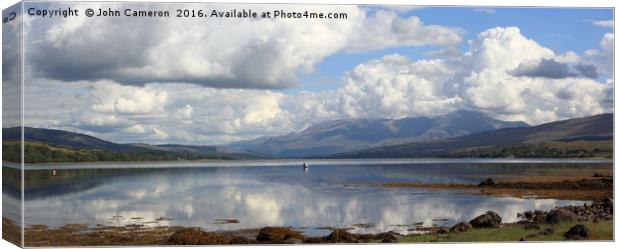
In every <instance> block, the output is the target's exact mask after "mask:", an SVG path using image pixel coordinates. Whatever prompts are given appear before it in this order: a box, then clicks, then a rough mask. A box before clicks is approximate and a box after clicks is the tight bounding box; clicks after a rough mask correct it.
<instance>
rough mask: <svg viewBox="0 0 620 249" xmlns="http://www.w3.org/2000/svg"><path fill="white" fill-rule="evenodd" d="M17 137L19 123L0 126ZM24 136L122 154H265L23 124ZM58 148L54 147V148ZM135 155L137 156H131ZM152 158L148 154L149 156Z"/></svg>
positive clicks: (8, 136) (53, 144) (241, 156)
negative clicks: (124, 140) (133, 141)
mask: <svg viewBox="0 0 620 249" xmlns="http://www.w3.org/2000/svg"><path fill="white" fill-rule="evenodd" d="M20 139H21V133H20V128H19V127H12V128H3V129H2V140H3V142H11V141H19V140H20ZM24 140H25V141H26V142H30V143H32V144H34V145H37V146H40V144H43V145H49V146H50V148H49V149H54V148H56V147H65V148H70V149H72V150H75V151H78V150H89V151H105V152H123V153H124V154H123V155H127V153H133V154H130V155H132V156H133V155H137V154H136V153H138V154H140V153H141V154H149V155H162V156H164V155H165V156H166V157H167V158H176V157H175V155H178V156H180V157H181V158H207V157H208V158H222V159H225V158H230V159H259V158H265V156H262V155H258V154H255V153H246V152H238V151H231V150H230V149H227V148H224V147H220V146H199V145H177V144H164V145H150V144H119V143H113V142H110V141H106V140H103V139H99V138H96V137H93V136H89V135H85V134H80V133H75V132H69V131H63V130H55V129H43V128H32V127H25V128H24ZM56 150H58V149H56ZM135 157H139V155H138V156H135ZM149 158H152V157H149Z"/></svg>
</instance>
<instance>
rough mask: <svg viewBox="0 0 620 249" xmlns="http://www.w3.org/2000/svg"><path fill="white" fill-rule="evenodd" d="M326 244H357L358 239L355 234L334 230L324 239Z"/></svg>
mask: <svg viewBox="0 0 620 249" xmlns="http://www.w3.org/2000/svg"><path fill="white" fill-rule="evenodd" d="M323 239H324V240H325V242H329V243H357V242H358V238H357V236H356V235H355V234H352V233H349V232H347V231H346V230H344V229H337V230H334V231H333V232H332V233H330V234H329V235H327V236H325V237H324V238H323Z"/></svg>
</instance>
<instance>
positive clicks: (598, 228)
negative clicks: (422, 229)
mask: <svg viewBox="0 0 620 249" xmlns="http://www.w3.org/2000/svg"><path fill="white" fill-rule="evenodd" d="M576 224H579V223H577V222H570V223H560V224H557V225H540V229H529V230H528V229H525V228H524V227H523V226H521V225H517V224H511V225H506V226H504V227H501V228H486V229H472V230H469V231H466V232H461V233H446V234H423V235H408V236H405V237H403V238H402V239H401V240H399V242H408V243H411V242H479V241H519V240H520V239H521V238H525V240H530V241H562V240H565V239H564V233H566V232H567V231H568V230H569V229H570V228H571V227H573V226H574V225H576ZM582 224H584V225H586V227H587V228H588V229H590V232H591V234H592V236H591V237H590V238H589V239H590V240H613V238H614V231H613V221H612V220H609V221H602V222H598V223H594V222H586V223H582ZM548 228H553V233H550V234H548V235H542V234H541V232H542V231H544V230H545V229H548Z"/></svg>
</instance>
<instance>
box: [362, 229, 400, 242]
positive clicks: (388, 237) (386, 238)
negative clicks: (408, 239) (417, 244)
mask: <svg viewBox="0 0 620 249" xmlns="http://www.w3.org/2000/svg"><path fill="white" fill-rule="evenodd" d="M374 237H375V238H374V239H379V240H381V242H383V243H394V242H398V240H399V239H400V238H402V237H403V236H402V235H401V234H399V233H396V232H393V231H389V232H387V233H380V234H377V235H375V236H374ZM359 239H360V238H359V236H358V241H359Z"/></svg>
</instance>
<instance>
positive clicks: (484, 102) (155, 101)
mask: <svg viewBox="0 0 620 249" xmlns="http://www.w3.org/2000/svg"><path fill="white" fill-rule="evenodd" d="M379 13H380V11H379V12H377V15H376V16H372V17H370V18H379V19H381V20H382V21H384V22H383V23H381V21H380V20H374V21H373V22H377V23H378V24H376V25H377V26H376V27H369V28H370V29H380V27H387V26H390V27H392V28H394V29H395V30H396V31H397V30H400V29H403V27H406V28H407V29H409V28H413V29H415V27H426V28H428V26H424V25H423V24H420V23H419V20H416V19H411V18H409V19H402V18H401V19H398V18H396V19H394V18H393V17H394V16H391V15H392V14H391V13H390V12H383V14H379ZM382 15H385V16H382ZM398 22H402V23H399V24H394V23H398ZM386 25H387V26H386ZM401 25H402V27H401ZM264 26H265V27H269V28H268V30H260V32H256V33H253V34H254V35H259V34H258V33H262V34H264V36H265V37H264V39H263V40H261V39H258V41H257V42H255V43H253V44H254V45H255V48H257V49H259V50H260V49H262V48H263V47H262V46H267V45H268V44H271V43H270V41H272V39H275V38H272V37H271V35H273V34H274V33H269V32H268V31H271V29H289V28H291V29H295V28H296V26H295V25H292V24H291V27H285V26H282V27H280V26H277V25H271V26H270V25H264ZM319 26H320V25H319ZM297 28H299V29H301V30H298V31H294V32H293V33H292V34H298V33H296V32H301V33H303V32H307V31H308V30H306V28H307V27H305V28H302V27H297ZM317 28H318V27H317ZM440 30H441V29H437V30H434V31H428V32H429V33H430V34H436V33H435V32H440ZM323 31H324V30H321V31H316V32H323ZM393 31H394V30H393ZM372 32H375V31H372ZM376 32H379V31H376ZM425 32H426V31H425ZM181 33H183V32H182V31H180V33H179V36H176V35H175V34H172V35H171V36H172V38H171V41H172V42H180V43H183V41H182V40H178V41H176V39H182V38H183V37H185V36H183V35H180V34H181ZM233 33H235V32H233ZM397 33H398V32H390V36H387V37H385V40H384V41H389V42H391V44H393V45H394V46H401V45H407V44H405V43H403V42H404V41H405V40H407V39H403V38H402V37H399V36H398V35H395V36H394V34H397ZM330 34H331V33H330ZM411 35H413V36H411ZM260 37H261V36H259V38H260ZM363 37H364V36H363V35H360V36H358V37H356V38H355V39H357V40H362V39H363ZM407 37H409V38H411V40H416V39H414V37H416V36H415V34H408V35H407ZM439 37H442V35H439ZM447 37H450V36H447ZM191 39H192V38H190V40H189V41H188V45H191V43H192V42H195V41H192V40H191ZM196 39H198V38H196ZM214 39H215V38H214ZM220 39H226V38H220ZM281 39H283V40H282V42H280V45H281V46H286V48H284V49H285V50H286V49H288V50H286V51H287V53H299V56H293V58H284V57H282V58H276V59H274V61H278V62H277V63H280V62H282V61H280V60H284V61H283V62H282V63H286V64H287V65H296V66H295V67H301V68H305V67H308V68H306V69H307V70H311V68H312V67H313V65H315V64H316V63H318V61H319V59H316V58H317V57H312V56H311V57H307V58H306V59H300V58H303V57H304V55H302V54H306V53H307V54H311V52H312V51H302V50H303V49H302V50H299V48H301V47H304V48H306V46H307V47H311V46H314V45H312V44H313V43H314V42H316V41H311V40H309V37H306V38H304V39H301V40H299V41H297V40H295V39H294V38H292V37H287V36H284V37H282V38H281ZM290 39H292V40H291V41H293V43H292V44H289V45H286V44H285V43H286V42H284V41H289V40H290ZM369 39H370V38H369ZM373 39H375V38H373ZM206 40H207V41H208V40H209V39H206ZM276 40H277V39H276ZM445 40H450V39H447V38H445V37H444V38H441V39H439V40H435V41H434V42H439V41H445ZM268 41H269V42H268ZM230 42H231V47H230V48H228V49H227V48H225V47H219V50H222V51H221V53H228V54H231V55H232V54H235V53H237V52H235V51H236V49H241V50H243V49H246V48H247V47H245V45H243V46H236V45H235V44H234V43H235V42H246V43H247V42H248V41H246V40H244V41H230ZM276 42H277V41H276ZM343 42H344V41H343ZM378 42H380V41H378V40H376V41H373V40H371V41H369V43H367V44H361V45H359V46H357V47H356V46H349V45H347V46H346V48H350V49H351V48H353V50H356V49H372V48H373V45H372V44H375V43H378ZM425 42H429V41H425ZM207 43H208V42H207ZM297 43H299V44H302V45H299V44H297ZM306 43H308V44H310V45H303V44H306ZM448 43H449V42H447V43H446V44H448ZM174 44H176V45H179V44H178V43H174ZM246 45H247V44H246ZM321 45H324V44H323V43H321ZM409 45H411V44H409ZM166 46H168V45H166ZM296 46H301V47H296ZM340 46H344V45H340ZM207 47H208V46H207ZM275 48H276V47H271V48H270V49H275ZM197 49H211V48H197ZM278 49H280V48H278ZM325 49H328V47H325ZM163 50H165V49H163ZM296 51H297V52H296ZM315 52H316V51H315ZM325 54H327V53H325ZM169 57H172V52H170V54H165V55H163V56H162V57H161V58H169ZM176 57H177V58H179V59H177V60H175V62H177V64H183V63H190V62H188V61H185V62H183V61H182V60H183V59H182V58H183V57H184V56H179V55H176ZM612 58H613V34H606V35H605V36H604V37H603V38H602V41H601V43H600V46H599V48H597V49H592V50H588V51H586V52H585V53H584V54H582V55H577V54H576V53H574V52H567V53H564V54H556V53H554V52H553V51H552V50H551V49H549V48H545V47H543V46H541V45H540V44H538V43H537V42H535V41H534V40H532V39H528V38H526V37H524V36H523V35H522V34H521V32H520V30H519V29H518V28H514V27H507V28H501V27H498V28H492V29H489V30H486V31H484V32H481V33H480V34H479V35H478V36H477V37H475V39H473V40H471V41H469V48H468V49H467V50H466V51H465V52H464V53H462V54H459V55H455V56H452V57H448V58H442V59H423V60H412V59H410V58H407V57H405V56H402V55H398V54H391V55H386V56H383V57H382V58H378V59H373V60H370V61H367V62H364V63H361V64H359V65H357V66H355V67H354V68H352V69H351V70H350V71H349V72H347V73H346V74H344V75H343V77H342V84H343V86H342V87H341V88H339V89H333V90H326V91H319V92H299V93H286V92H280V91H272V90H259V89H223V88H212V87H204V86H201V85H197V84H189V83H148V84H145V85H144V86H133V85H124V84H121V83H119V82H117V81H113V80H99V81H77V82H71V83H67V82H64V81H59V80H49V79H33V80H32V81H29V82H30V83H29V85H27V89H26V91H27V94H26V97H27V98H28V99H27V100H26V102H27V103H28V105H27V106H26V108H27V113H29V114H28V116H27V117H26V122H27V123H26V124H27V125H30V126H43V127H51V128H62V129H67V130H74V131H83V132H86V133H88V134H92V135H97V136H99V137H102V138H104V139H110V140H112V141H117V142H149V143H164V142H166V143H198V144H223V143H227V142H231V141H236V140H242V139H252V138H256V137H258V136H262V135H279V134H286V133H288V132H291V131H298V130H300V129H303V128H305V127H308V126H310V125H313V124H316V123H320V122H324V121H329V120H334V119H341V118H401V117H406V116H417V115H427V116H430V115H438V114H442V113H446V112H450V111H453V110H457V109H461V108H466V109H475V110H481V111H483V112H485V113H487V114H489V115H491V116H494V117H496V118H500V119H506V120H523V121H526V122H528V123H531V124H539V123H542V122H548V121H553V120H557V119H564V118H573V117H581V116H588V115H594V114H598V113H603V112H610V111H613V101H612V100H613V91H612V89H613V81H612V80H611V79H612V78H613V77H612V76H613V75H612V74H611V72H612V71H611V65H612ZM192 59H199V60H200V57H197V58H192ZM290 60H292V61H290ZM543 60H554V61H556V62H557V63H565V64H568V65H571V66H575V65H579V64H580V63H584V64H588V65H594V66H595V67H596V68H597V69H600V71H601V73H603V74H604V75H605V76H606V77H607V78H608V80H607V81H606V82H604V83H602V82H598V81H596V79H590V78H583V77H573V76H572V75H567V77H564V78H553V77H551V78H549V77H546V78H545V77H528V76H527V75H524V76H521V77H517V76H514V75H513V74H511V72H513V71H514V70H515V69H517V68H519V66H520V65H524V63H530V62H540V61H543ZM233 61H234V60H233ZM239 61H242V59H241V57H240V58H239ZM157 63H159V62H157ZM157 63H155V64H151V65H150V66H152V67H153V68H152V69H153V70H154V71H157V69H158V68H159V67H164V66H165V63H164V64H157ZM162 63H163V62H162ZM196 63H198V64H200V62H196ZM247 63H250V62H247ZM252 63H254V64H257V63H256V62H252ZM274 63H276V62H274ZM266 64H269V63H266ZM260 66H267V65H260ZM272 66H273V67H277V69H274V70H276V71H278V70H283V68H281V67H278V66H276V65H275V64H274V65H269V66H268V67H272ZM130 68H131V67H130ZM175 68H176V67H175V66H171V67H170V68H169V70H173V71H174V70H176V69H175ZM178 68H179V69H180V68H182V67H178ZM138 69H140V70H141V68H138ZM162 70H163V69H162ZM183 70H185V69H183ZM187 70H192V69H187ZM171 72H172V71H171ZM274 72H275V71H274ZM176 73H180V74H181V75H185V74H184V73H187V72H184V71H177V72H174V73H173V74H176ZM257 73H260V74H261V75H254V76H252V77H256V79H262V78H260V77H266V78H267V79H269V78H271V79H275V78H281V77H280V76H281V75H280V74H279V73H273V74H272V73H269V72H257ZM165 74H167V73H166V72H164V73H162V75H165ZM599 78H600V77H599ZM29 100H30V101H29ZM34 100H36V101H34Z"/></svg>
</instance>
